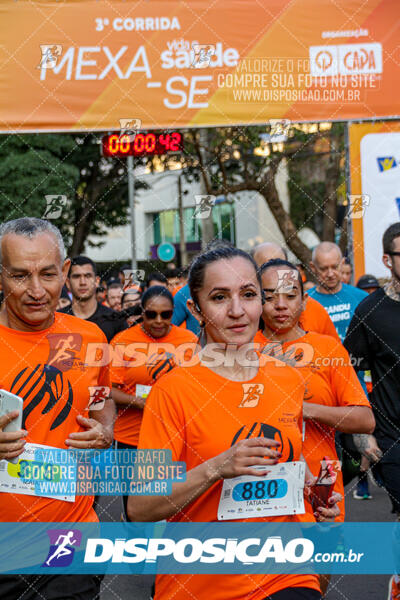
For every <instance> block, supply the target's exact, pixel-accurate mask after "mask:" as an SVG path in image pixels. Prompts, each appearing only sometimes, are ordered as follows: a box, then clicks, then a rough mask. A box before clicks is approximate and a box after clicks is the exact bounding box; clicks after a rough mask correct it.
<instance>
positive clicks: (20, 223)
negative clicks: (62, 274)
mask: <svg viewBox="0 0 400 600" xmlns="http://www.w3.org/2000/svg"><path fill="white" fill-rule="evenodd" d="M9 233H14V234H15V235H23V236H24V237H27V238H30V239H32V238H34V237H36V236H37V235H38V234H40V233H50V234H52V235H53V236H54V237H55V238H56V244H57V247H58V251H59V253H60V258H61V262H62V263H63V262H64V260H65V256H66V253H65V246H64V241H63V239H62V235H61V233H60V230H59V229H57V227H55V226H54V225H53V224H52V223H50V222H49V221H45V220H44V219H36V218H35V217H22V218H21V219H14V220H13V221H6V222H5V223H2V224H1V225H0V268H1V266H2V264H3V263H2V255H1V243H2V241H3V237H4V236H5V235H7V234H9Z"/></svg>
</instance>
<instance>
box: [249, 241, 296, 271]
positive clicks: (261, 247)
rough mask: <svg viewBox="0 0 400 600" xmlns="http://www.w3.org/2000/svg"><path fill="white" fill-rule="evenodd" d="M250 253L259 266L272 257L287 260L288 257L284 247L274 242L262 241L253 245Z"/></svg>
mask: <svg viewBox="0 0 400 600" xmlns="http://www.w3.org/2000/svg"><path fill="white" fill-rule="evenodd" d="M251 255H252V257H253V258H254V260H255V261H256V263H257V265H258V266H259V267H261V265H262V264H264V263H266V262H268V261H269V260H273V259H274V258H281V259H282V260H287V258H288V256H287V252H286V249H285V248H282V247H281V246H279V244H275V243H274V242H263V243H262V244H258V246H255V247H254V248H253V249H252V251H251Z"/></svg>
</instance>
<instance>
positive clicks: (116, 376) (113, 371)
mask: <svg viewBox="0 0 400 600" xmlns="http://www.w3.org/2000/svg"><path fill="white" fill-rule="evenodd" d="M121 343H122V342H121V340H120V336H119V335H118V333H117V335H116V336H115V337H114V338H113V339H112V340H111V348H112V359H111V365H110V378H111V382H112V383H121V384H122V383H125V381H124V373H125V370H126V367H117V366H115V364H114V362H116V361H114V353H115V347H116V346H117V345H118V344H121ZM119 355H120V356H119V357H120V358H121V359H123V351H122V348H121V349H120V351H119Z"/></svg>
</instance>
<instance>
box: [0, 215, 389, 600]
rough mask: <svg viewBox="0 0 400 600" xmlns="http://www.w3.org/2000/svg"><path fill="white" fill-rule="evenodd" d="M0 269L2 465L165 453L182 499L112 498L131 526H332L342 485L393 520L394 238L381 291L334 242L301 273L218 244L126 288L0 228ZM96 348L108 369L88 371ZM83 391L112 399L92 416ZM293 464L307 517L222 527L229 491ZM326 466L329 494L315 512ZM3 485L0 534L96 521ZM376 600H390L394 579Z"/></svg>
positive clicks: (46, 245)
mask: <svg viewBox="0 0 400 600" xmlns="http://www.w3.org/2000/svg"><path fill="white" fill-rule="evenodd" d="M0 260H1V287H2V305H1V311H0V341H1V348H2V350H1V352H2V360H1V369H0V388H1V389H3V390H7V391H10V392H12V393H13V394H16V395H18V396H20V397H21V398H22V399H23V401H24V410H23V422H22V429H18V430H17V431H15V432H4V431H3V428H4V427H5V426H6V425H7V424H9V423H10V422H12V421H13V420H14V419H16V417H17V414H16V413H15V412H14V413H10V414H9V415H6V416H3V417H0V460H1V461H2V462H4V461H6V460H9V459H15V458H17V457H19V456H20V455H21V454H22V453H23V452H24V451H26V450H27V449H28V448H29V447H31V445H32V444H41V445H44V446H46V447H50V448H53V447H55V448H80V449H84V448H91V449H93V448H97V449H105V448H109V447H110V446H111V445H114V446H115V447H116V448H118V449H126V448H132V449H134V448H166V449H170V450H171V452H172V458H173V460H175V461H183V462H184V463H185V464H186V469H187V477H186V481H185V482H181V483H175V484H174V485H173V490H172V494H171V495H169V496H150V495H149V496H130V497H128V496H125V497H124V498H123V503H122V506H121V508H122V511H123V518H124V519H125V520H127V521H160V520H163V519H168V520H172V521H177V522H185V523H188V522H212V521H218V520H226V519H227V518H228V520H232V521H239V520H255V521H273V522H305V521H307V522H313V521H314V522H315V521H318V522H320V521H339V522H342V521H344V520H345V500H346V494H345V492H344V485H346V484H348V483H350V482H351V481H353V485H352V486H351V491H350V493H352V494H353V496H354V498H356V499H358V500H369V499H371V497H372V496H371V494H370V489H369V480H370V479H371V478H372V477H373V478H374V480H375V481H376V482H377V483H378V485H381V486H383V487H384V488H385V489H386V491H387V493H388V494H389V497H390V499H391V502H392V505H393V512H394V513H395V516H396V517H398V515H399V514H400V477H399V469H400V445H399V435H398V432H399V427H400V405H399V403H398V401H397V394H398V391H399V386H400V384H399V382H400V366H399V359H400V341H399V336H398V335H397V326H396V323H397V319H399V315H400V223H395V224H394V225H392V226H391V227H389V228H388V229H387V231H386V232H385V234H384V236H383V261H384V264H385V266H386V267H387V269H388V278H387V281H386V282H381V283H379V282H378V281H377V279H376V278H375V277H374V276H373V275H369V274H365V275H363V276H362V277H361V278H360V279H359V280H358V281H357V285H356V286H353V285H352V284H351V281H352V278H353V273H352V265H351V262H350V260H349V259H348V258H344V257H343V256H342V253H341V250H340V248H339V247H338V246H337V245H336V244H334V243H332V242H322V243H320V244H319V245H318V246H317V247H316V248H314V250H313V253H312V261H311V263H310V264H309V265H298V264H297V263H294V262H291V261H289V260H288V255H287V251H286V249H285V248H281V247H279V246H278V245H276V244H274V243H271V242H265V243H263V244H260V245H258V246H257V247H255V248H253V249H252V251H251V253H247V252H245V251H243V250H241V249H238V248H235V247H234V246H233V245H232V244H230V243H228V242H224V241H222V240H214V242H211V243H210V244H209V246H208V247H207V249H206V250H205V251H204V252H202V253H200V254H199V255H197V256H195V257H194V259H193V261H192V262H191V264H190V266H189V267H188V268H184V269H177V268H176V267H175V265H169V266H168V267H167V268H166V269H165V270H164V272H163V273H161V272H156V271H154V272H151V273H148V274H147V277H146V278H144V277H142V276H140V277H136V278H135V276H133V275H132V271H131V270H130V267H129V265H125V266H124V267H121V270H120V271H118V272H115V273H111V275H110V276H107V277H106V278H104V277H103V276H102V275H101V274H100V273H98V272H97V269H96V265H95V263H94V262H93V261H92V260H91V259H90V258H89V257H85V256H77V257H71V258H70V259H69V258H66V256H65V249H64V245H63V241H62V238H61V235H60V233H59V231H58V230H57V229H56V228H55V227H54V226H53V225H52V224H50V223H49V222H48V221H43V220H40V219H33V218H22V219H18V220H15V221H10V222H7V223H4V224H3V225H1V226H0ZM93 344H97V345H99V346H101V347H105V346H107V345H109V347H110V348H111V350H112V353H113V356H117V355H118V357H119V361H110V362H109V364H101V365H99V364H98V363H93V365H91V364H90V363H87V362H86V361H85V356H87V352H88V349H89V347H90V346H91V345H93ZM133 346H135V348H138V347H141V348H142V349H144V354H143V353H142V354H141V355H140V353H138V352H136V351H135V352H132V351H131V350H130V348H132V347H133ZM143 356H145V359H143ZM139 359H140V360H139ZM93 386H95V387H96V386H97V387H101V388H103V389H109V390H110V393H109V395H108V397H106V398H104V402H103V404H102V408H101V409H100V410H99V407H98V406H95V405H94V404H92V401H91V396H90V394H89V392H88V390H89V388H93ZM301 462H305V464H306V467H305V485H304V507H305V508H304V512H302V513H301V514H298V513H297V514H293V513H288V514H281V513H280V514H273V513H272V514H271V513H268V510H267V509H263V508H260V507H259V508H258V509H257V512H255V509H254V510H252V509H251V508H249V510H248V512H247V513H246V517H245V518H244V516H243V514H240V512H235V511H232V509H230V516H229V517H227V516H226V515H227V507H228V503H227V500H226V498H227V495H229V481H230V480H232V479H233V478H236V477H241V478H242V479H241V481H242V480H243V478H244V481H245V482H246V478H248V483H247V484H246V483H245V485H248V486H249V488H248V489H251V485H252V482H253V481H254V478H260V481H262V477H263V476H265V475H266V473H267V468H270V467H271V466H272V465H276V464H283V463H285V466H286V467H287V469H288V473H289V471H290V469H289V467H290V463H294V464H295V465H297V464H299V463H301ZM326 463H329V464H330V465H333V467H334V471H335V477H336V479H335V485H334V492H333V493H332V495H331V496H330V498H329V500H328V501H327V502H326V503H325V504H323V503H322V504H321V503H319V504H318V503H317V504H316V503H315V502H314V501H313V499H314V498H315V496H314V491H313V486H314V485H315V483H316V481H317V478H318V477H319V475H320V474H321V469H322V467H323V465H325V467H326ZM287 481H288V485H291V478H290V475H287ZM297 483H298V482H297ZM1 484H2V480H1V470H0V490H1V491H2V493H1V494H0V513H1V516H0V520H1V521H7V522H19V521H29V522H36V521H39V522H80V521H82V522H83V521H85V522H87V521H96V520H97V519H98V517H97V515H96V512H95V510H94V506H96V505H94V498H93V497H90V496H77V497H76V499H75V501H74V502H66V501H63V500H61V499H55V498H47V497H42V496H41V497H36V496H34V495H27V494H23V493H21V494H20V493H18V494H16V493H13V492H12V491H7V492H5V491H4V487H3V488H2V487H1ZM348 493H349V492H348ZM250 504H251V503H250ZM228 512H229V511H228ZM378 520H379V517H378ZM100 579H101V578H99V577H97V576H91V575H46V576H44V575H29V576H15V575H8V576H0V595H1V597H2V598H3V597H4V598H7V599H14V598H15V600H17V599H22V598H23V599H24V600H33V599H34V598H39V597H40V598H45V599H46V600H47V599H49V600H53V599H54V600H55V599H56V598H68V599H76V600H78V599H82V600H89V599H90V600H92V599H95V598H98V597H99V593H100V591H99V590H100ZM328 583H329V576H328V577H327V576H325V577H322V576H321V577H318V576H317V575H311V574H310V575H271V574H270V575H267V574H265V575H252V576H250V575H218V576H217V575H158V576H157V578H156V585H155V599H156V600H167V599H171V600H172V599H174V600H192V599H193V598H196V600H202V599H203V598H204V599H205V600H206V599H207V600H208V598H209V597H212V598H213V599H215V600H236V599H237V600H240V599H247V600H314V599H315V600H317V599H318V598H322V597H323V595H324V594H325V592H326V588H327V585H328ZM60 590H62V592H60ZM210 590H212V596H210ZM321 594H322V595H321ZM388 598H389V599H390V600H395V599H396V598H400V585H399V579H398V577H397V575H394V576H393V578H392V580H391V587H390V590H389V596H388Z"/></svg>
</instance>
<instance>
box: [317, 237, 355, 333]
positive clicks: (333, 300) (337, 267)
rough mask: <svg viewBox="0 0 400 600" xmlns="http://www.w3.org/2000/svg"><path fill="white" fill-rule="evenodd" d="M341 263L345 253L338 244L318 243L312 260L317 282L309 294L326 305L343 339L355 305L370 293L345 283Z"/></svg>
mask: <svg viewBox="0 0 400 600" xmlns="http://www.w3.org/2000/svg"><path fill="white" fill-rule="evenodd" d="M342 265H343V257H342V252H341V250H340V248H339V246H338V245H337V244H334V243H333V242H321V244H318V246H316V247H315V248H314V250H313V253H312V262H311V263H310V266H311V270H312V271H313V273H314V274H315V276H316V278H317V281H318V283H317V285H316V286H314V287H313V288H311V289H310V290H309V291H308V294H309V296H310V297H311V298H314V299H315V300H318V302H320V303H321V304H322V306H324V307H325V308H326V310H327V311H328V313H329V315H330V317H331V319H332V321H333V323H334V325H335V327H336V330H337V332H338V334H339V337H340V339H341V340H342V341H343V340H344V338H345V336H346V332H347V328H348V326H349V325H350V321H351V319H352V317H353V314H354V311H355V309H356V306H358V304H359V303H360V302H361V300H363V299H364V298H365V297H366V295H367V294H366V292H364V291H363V290H360V289H358V288H356V287H354V286H353V285H348V284H346V283H343V282H342V280H341V276H342Z"/></svg>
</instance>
